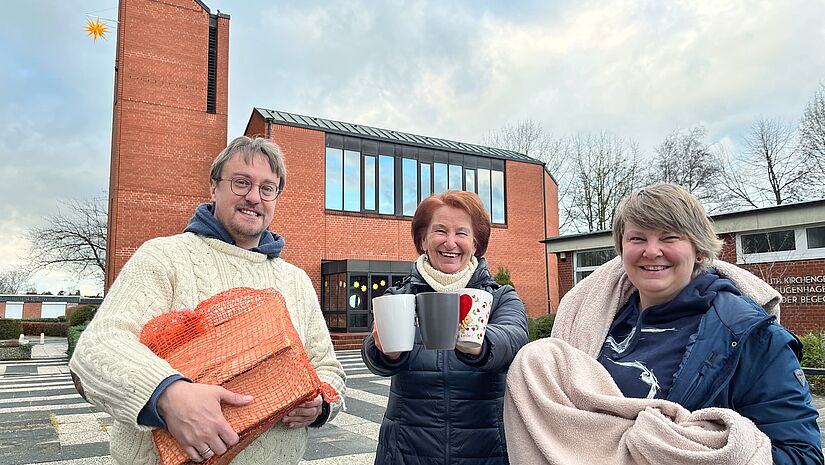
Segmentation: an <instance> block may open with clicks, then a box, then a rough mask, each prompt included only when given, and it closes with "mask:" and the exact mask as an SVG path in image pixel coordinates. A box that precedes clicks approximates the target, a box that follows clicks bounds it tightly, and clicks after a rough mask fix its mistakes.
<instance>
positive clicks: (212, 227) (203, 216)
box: [184, 203, 284, 258]
mask: <svg viewBox="0 0 825 465" xmlns="http://www.w3.org/2000/svg"><path fill="white" fill-rule="evenodd" d="M214 210H215V206H214V205H213V204H211V203H202V204H200V205H198V208H196V209H195V214H194V215H192V218H191V219H190V220H189V224H187V225H186V229H184V232H192V233H195V234H199V235H201V236H206V237H211V238H213V239H219V240H221V241H223V242H226V243H227V244H232V245H237V244H235V239H232V236H231V235H230V234H229V231H227V230H226V228H224V227H223V225H222V224H221V223H220V221H218V219H217V218H215V215H214ZM283 248H284V238H283V237H281V236H279V235H278V234H275V233H273V232H272V231H270V230H268V229H267V230H264V232H263V233H262V234H261V239H260V241H259V242H258V246H257V247H253V248H252V249H250V250H251V251H252V252H258V253H262V254H264V255H266V256H267V257H269V258H278V256H279V255H280V254H281V250H282V249H283Z"/></svg>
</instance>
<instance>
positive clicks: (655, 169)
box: [650, 126, 721, 205]
mask: <svg viewBox="0 0 825 465" xmlns="http://www.w3.org/2000/svg"><path fill="white" fill-rule="evenodd" d="M705 136H706V131H705V128H704V127H703V126H695V127H693V128H690V129H688V130H685V131H679V130H675V131H673V132H672V133H670V134H668V135H667V137H665V140H663V141H662V143H661V144H659V145H658V146H657V147H656V149H655V156H654V158H653V163H652V165H651V167H650V179H651V180H653V181H660V182H670V183H674V184H678V185H680V186H682V187H684V188H685V189H686V190H687V191H688V192H691V193H692V194H693V195H695V196H696V197H697V198H699V199H700V200H702V201H703V202H704V203H705V204H706V205H713V204H717V203H719V197H720V192H719V180H720V176H721V166H719V158H718V157H716V156H714V155H713V153H711V150H710V147H708V145H707V144H706V143H705V142H704V139H705Z"/></svg>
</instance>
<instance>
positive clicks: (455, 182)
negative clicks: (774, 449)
mask: <svg viewBox="0 0 825 465" xmlns="http://www.w3.org/2000/svg"><path fill="white" fill-rule="evenodd" d="M246 134H247V135H250V136H261V137H266V138H269V139H271V140H273V141H274V142H276V143H277V144H278V145H279V146H280V147H281V148H282V150H283V152H284V156H285V158H286V166H287V173H288V175H287V185H286V188H285V191H284V193H283V194H282V195H281V196H280V197H279V198H278V205H277V207H276V214H275V221H274V223H273V226H272V228H273V229H274V230H275V231H277V232H278V233H279V234H282V235H283V236H284V237H285V238H286V241H287V245H286V248H285V249H284V252H283V256H284V257H285V258H286V259H287V260H289V261H290V262H292V263H295V264H296V265H298V266H299V267H301V268H303V269H304V270H306V271H307V273H309V275H310V277H311V278H312V280H313V282H314V283H316V286H317V289H318V290H319V296H320V298H321V302H322V308H323V309H324V311H325V314H326V315H327V318H328V324H329V326H330V328H334V329H340V330H343V329H345V326H346V329H347V330H349V331H363V330H366V329H367V327H368V326H369V323H370V316H369V302H370V301H371V298H372V297H373V296H377V295H380V294H381V293H383V291H384V290H385V289H386V288H387V287H388V286H389V285H391V284H393V283H394V282H396V281H397V280H398V279H401V278H403V277H404V276H406V275H407V274H409V271H410V265H411V262H412V261H414V260H415V259H416V258H417V256H418V254H417V252H416V250H415V246H414V244H413V241H412V232H411V223H412V215H413V214H414V213H415V209H416V207H417V206H418V203H419V202H420V201H421V200H423V199H424V198H426V197H427V196H429V195H430V194H434V193H436V194H437V193H441V192H444V191H446V190H448V189H460V190H466V191H471V192H475V193H477V194H478V195H479V197H481V199H482V203H484V206H485V208H486V210H487V212H488V213H489V214H490V217H491V220H492V223H493V231H492V235H491V238H490V243H489V246H488V249H487V253H486V257H487V259H488V262H489V264H490V269H491V272H492V273H496V271H497V270H498V269H499V268H500V267H505V268H507V269H508V271H509V272H510V274H511V276H512V279H513V282H514V284H515V285H516V289H517V291H518V292H519V295H520V296H521V298H522V300H523V301H524V302H525V305H526V307H527V309H528V312H529V313H530V315H531V316H539V315H544V314H546V313H547V312H548V308H549V306H552V305H554V302H555V304H557V303H558V300H557V299H558V298H557V297H554V296H558V291H557V289H556V282H557V281H556V280H555V279H551V276H554V274H555V273H554V272H555V263H554V257H548V256H547V255H546V254H545V253H544V247H543V246H542V244H541V240H542V239H543V238H544V237H546V236H544V234H548V235H554V234H558V200H557V199H558V194H557V193H558V190H557V185H556V183H555V181H554V180H553V178H552V176H551V175H550V173H548V172H547V170H546V169H545V167H544V165H543V163H542V162H540V161H537V160H534V159H532V158H530V157H527V156H525V155H522V154H520V153H517V152H512V151H508V150H502V149H496V148H491V147H483V146H479V145H473V144H467V143H461V142H454V141H449V140H444V139H438V138H433V137H427V136H419V135H415V134H409V133H403V132H399V131H394V130H388V129H381V128H375V127H370V126H364V125H359V124H353V123H346V122H341V121H333V120H328V119H323V118H317V117H310V116H303V115H297V114H294V113H287V112H281V111H273V110H266V109H261V108H256V109H254V110H253V112H252V115H251V117H250V119H249V123H248V125H247V130H246ZM293 186H294V187H293ZM345 323H346V325H345Z"/></svg>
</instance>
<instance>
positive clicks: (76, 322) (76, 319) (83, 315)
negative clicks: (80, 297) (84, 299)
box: [69, 305, 97, 326]
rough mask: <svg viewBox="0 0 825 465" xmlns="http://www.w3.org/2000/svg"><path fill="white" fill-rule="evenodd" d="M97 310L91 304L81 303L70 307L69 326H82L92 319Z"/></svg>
mask: <svg viewBox="0 0 825 465" xmlns="http://www.w3.org/2000/svg"><path fill="white" fill-rule="evenodd" d="M96 311H97V308H96V307H93V306H91V305H81V306H79V307H75V308H74V309H72V314H71V316H69V326H83V325H85V324H86V323H88V322H90V321H92V318H94V316H95V312H96Z"/></svg>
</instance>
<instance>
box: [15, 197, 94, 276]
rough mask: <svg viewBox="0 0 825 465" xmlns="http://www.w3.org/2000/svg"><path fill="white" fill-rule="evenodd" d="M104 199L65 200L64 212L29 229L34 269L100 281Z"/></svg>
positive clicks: (28, 234)
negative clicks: (80, 275)
mask: <svg viewBox="0 0 825 465" xmlns="http://www.w3.org/2000/svg"><path fill="white" fill-rule="evenodd" d="M106 222H107V214H106V199H105V198H102V197H95V198H91V199H86V200H83V201H75V200H73V201H68V202H65V203H64V209H63V211H61V209H60V208H58V212H57V214H55V215H52V216H49V217H47V218H46V220H45V223H46V224H45V225H43V226H38V227H34V228H32V229H30V230H29V231H28V232H27V234H26V237H27V239H28V240H29V241H31V243H32V246H31V252H30V257H29V259H30V261H31V263H32V265H33V266H35V267H36V268H62V269H65V270H70V271H74V272H77V273H78V274H90V275H93V276H96V277H97V278H99V279H101V280H102V279H103V277H104V276H105V271H106V226H107V225H106Z"/></svg>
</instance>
